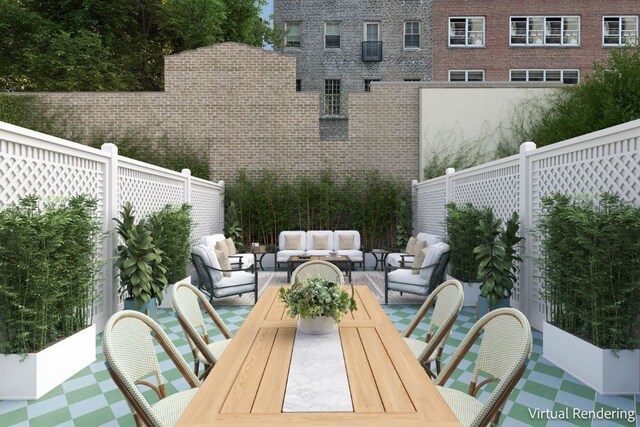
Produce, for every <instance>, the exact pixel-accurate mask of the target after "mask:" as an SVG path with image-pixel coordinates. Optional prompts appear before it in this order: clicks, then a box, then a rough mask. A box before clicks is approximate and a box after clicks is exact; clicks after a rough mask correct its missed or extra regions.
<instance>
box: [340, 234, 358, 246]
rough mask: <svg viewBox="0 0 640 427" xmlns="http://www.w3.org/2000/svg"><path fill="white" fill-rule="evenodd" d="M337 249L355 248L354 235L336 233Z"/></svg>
mask: <svg viewBox="0 0 640 427" xmlns="http://www.w3.org/2000/svg"><path fill="white" fill-rule="evenodd" d="M338 249H343V250H348V249H356V235H355V234H353V233H349V234H338Z"/></svg>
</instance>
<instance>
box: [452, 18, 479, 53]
mask: <svg viewBox="0 0 640 427" xmlns="http://www.w3.org/2000/svg"><path fill="white" fill-rule="evenodd" d="M449 46H451V47H457V46H459V47H484V17H481V16H474V17H467V18H449Z"/></svg>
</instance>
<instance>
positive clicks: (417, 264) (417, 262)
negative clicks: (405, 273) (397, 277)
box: [411, 240, 427, 274]
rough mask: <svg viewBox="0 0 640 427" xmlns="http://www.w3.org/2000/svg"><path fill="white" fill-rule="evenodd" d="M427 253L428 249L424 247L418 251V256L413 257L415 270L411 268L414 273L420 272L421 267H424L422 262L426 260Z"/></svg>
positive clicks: (412, 265)
mask: <svg viewBox="0 0 640 427" xmlns="http://www.w3.org/2000/svg"><path fill="white" fill-rule="evenodd" d="M423 242H424V240H423ZM426 255H427V251H426V248H424V249H420V250H419V251H418V252H417V253H416V256H414V257H413V263H412V264H411V267H413V270H411V273H412V274H419V273H420V268H421V267H422V263H423V262H424V257H425V256H426Z"/></svg>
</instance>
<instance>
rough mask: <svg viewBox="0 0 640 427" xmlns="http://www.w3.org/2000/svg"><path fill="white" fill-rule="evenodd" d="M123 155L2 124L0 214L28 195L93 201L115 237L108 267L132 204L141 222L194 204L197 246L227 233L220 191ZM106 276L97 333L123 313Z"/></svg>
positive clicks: (112, 280) (107, 249) (106, 247)
mask: <svg viewBox="0 0 640 427" xmlns="http://www.w3.org/2000/svg"><path fill="white" fill-rule="evenodd" d="M117 152H118V150H117V148H116V147H115V146H114V145H112V144H105V145H104V146H103V148H102V150H97V149H94V148H90V147H87V146H84V145H81V144H76V143H73V142H71V141H67V140H63V139H59V138H55V137H52V136H49V135H45V134H41V133H38V132H33V131H31V130H28V129H24V128H20V127H18V126H13V125H10V124H8V123H4V122H0V209H1V208H3V207H5V206H7V205H8V204H10V203H15V202H17V201H18V200H19V199H20V198H22V197H24V196H27V195H30V194H37V195H40V196H43V197H68V196H74V195H78V194H85V195H88V196H90V197H93V198H95V199H96V200H97V201H98V212H97V214H98V215H99V216H100V219H101V221H102V224H103V229H104V231H105V232H107V233H108V235H109V236H110V237H109V238H106V239H105V240H104V243H103V252H102V257H103V258H104V259H106V260H109V259H112V258H113V257H114V256H115V244H116V238H115V234H114V233H112V232H111V231H112V229H113V222H112V218H114V217H117V216H118V212H119V210H120V207H121V206H122V204H123V203H124V201H126V200H129V201H131V202H132V203H133V204H134V207H135V209H136V212H137V215H138V217H142V216H146V215H148V214H149V213H151V212H153V211H156V210H159V209H161V208H163V207H164V206H165V205H167V204H181V203H185V202H187V203H191V204H192V206H193V212H194V218H193V219H194V223H195V224H196V227H197V228H196V229H195V230H194V232H193V236H192V237H193V238H197V239H199V238H200V237H202V236H203V235H206V234H214V233H222V232H223V226H224V220H223V218H222V216H223V215H224V207H223V206H224V186H223V185H222V183H221V184H214V183H211V182H208V181H204V180H200V179H197V178H191V176H190V173H189V171H188V170H184V171H183V173H178V172H174V171H170V170H167V169H163V168H159V167H156V166H153V165H150V164H147V163H143V162H138V161H136V160H132V159H128V158H126V157H121V156H118V154H117ZM192 182H193V188H192ZM102 276H103V277H102V278H101V279H100V280H99V281H98V283H97V284H96V292H97V293H98V296H99V299H98V302H97V303H96V305H95V307H94V323H95V324H96V325H97V326H98V330H102V327H103V326H104V323H105V322H106V320H107V319H108V317H109V316H110V315H111V313H112V312H113V311H115V310H116V309H117V305H118V300H117V289H118V286H117V280H116V277H115V273H114V271H113V268H112V267H111V265H110V264H108V265H107V266H105V268H104V269H103V271H102Z"/></svg>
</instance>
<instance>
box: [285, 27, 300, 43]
mask: <svg viewBox="0 0 640 427" xmlns="http://www.w3.org/2000/svg"><path fill="white" fill-rule="evenodd" d="M284 33H285V36H284V45H285V47H300V23H299V22H285V23H284Z"/></svg>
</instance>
